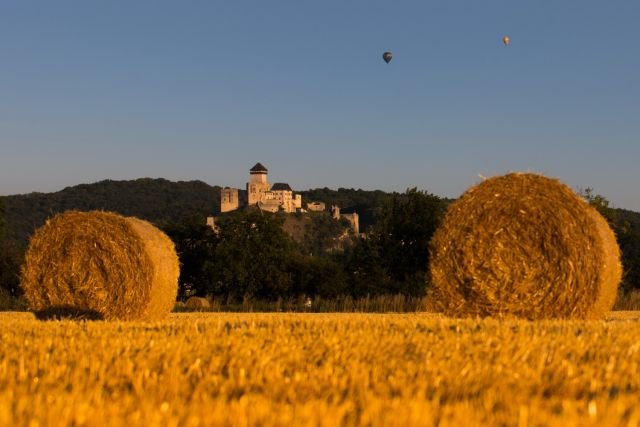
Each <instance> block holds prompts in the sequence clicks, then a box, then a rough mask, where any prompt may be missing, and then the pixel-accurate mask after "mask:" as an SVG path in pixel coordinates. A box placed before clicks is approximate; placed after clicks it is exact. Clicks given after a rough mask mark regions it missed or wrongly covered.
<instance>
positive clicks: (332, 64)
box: [0, 0, 640, 211]
mask: <svg viewBox="0 0 640 427" xmlns="http://www.w3.org/2000/svg"><path fill="white" fill-rule="evenodd" d="M639 15H640V4H635V3H629V2H616V1H614V2H609V3H606V4H605V3H602V2H598V1H595V0H587V1H584V2H581V3H580V4H579V6H575V5H572V4H568V3H560V4H558V3H556V2H551V1H542V2H536V3H535V4H533V3H524V4H523V3H518V4H514V3H513V2H506V1H495V0H492V1H488V2H482V3H477V2H472V1H468V0H467V1H461V2H456V3H452V2H446V3H433V2H427V3H424V2H412V1H406V2H398V3H394V4H387V3H386V2H382V1H368V2H364V1H358V2H353V3H349V4H343V3H342V2H336V1H327V2H323V3H321V4H300V3H297V2H292V1H281V2H277V3H274V4H269V5H265V4H263V3H261V2H257V1H244V2H237V3H230V4H228V3H211V2H206V1H194V2H190V3H189V4H186V5H185V4H183V3H181V2H175V1H166V0H160V1H154V2H150V1H146V0H141V1H139V2H135V3H131V2H125V1H121V0H114V1H112V2H109V3H106V4H100V5H89V4H86V3H84V2H81V1H76V0H61V1H59V2H55V3H51V2H44V1H35V2H29V3H24V2H19V3H13V4H9V5H6V6H5V7H4V8H3V13H2V15H0V48H1V49H2V52H3V54H2V55H0V93H2V94H3V102H2V103H0V146H1V148H2V150H1V153H2V154H1V155H0V195H15V194H26V193H30V192H40V193H50V192H56V191H61V190H62V189H64V188H66V187H70V186H74V185H79V183H93V182H99V181H102V180H105V179H111V180H115V181H122V180H132V179H138V178H140V177H153V176H156V177H163V178H164V179H168V180H170V181H193V180H200V181H203V182H205V183H210V182H213V183H215V184H210V185H220V186H234V184H233V183H238V182H240V183H243V182H245V181H244V180H245V178H244V177H245V175H247V170H248V167H246V166H244V165H248V164H253V163H255V159H262V160H261V161H262V162H264V163H265V164H267V165H270V167H271V169H272V171H273V172H272V173H273V175H274V176H275V177H277V178H278V179H277V180H274V182H275V181H285V182H289V183H291V185H292V186H293V187H294V188H308V189H313V188H324V187H327V188H339V187H343V188H354V189H357V188H360V189H363V190H367V191H373V190H382V191H386V192H392V191H397V192H404V191H405V190H406V189H407V188H413V187H417V188H419V189H421V190H426V191H428V192H430V193H432V194H435V195H438V196H440V197H445V198H457V197H459V196H460V195H461V194H462V193H463V192H464V191H466V190H467V189H468V188H469V187H471V186H472V185H474V184H476V183H478V182H479V180H480V178H479V177H480V176H496V175H503V174H506V173H508V172H511V171H521V172H535V173H541V174H543V175H545V176H549V177H554V178H557V179H559V180H560V181H562V182H563V183H565V184H566V185H568V186H569V187H570V188H572V189H574V191H577V190H578V189H584V188H587V187H590V188H593V190H594V192H595V193H597V194H601V195H602V196H604V197H606V198H607V199H608V200H609V201H610V202H611V204H612V205H613V206H615V207H617V208H622V209H629V210H634V211H640V190H639V189H637V188H636V186H635V185H634V183H635V182H638V181H640V170H639V169H638V168H637V167H636V165H635V163H636V159H638V158H640V144H639V143H640V123H638V121H637V117H640V103H638V101H637V100H638V99H640V84H639V83H638V80H637V76H638V75H640V56H638V55H633V54H631V53H632V52H634V51H636V50H637V46H636V42H637V40H639V39H640V27H638V26H637V23H636V17H637V16H639ZM504 36H508V37H509V38H510V44H509V45H508V46H505V45H504V44H503V43H502V39H503V37H504ZM385 51H391V52H392V53H393V59H392V60H391V61H390V63H388V64H387V63H385V61H384V60H383V58H382V54H383V52H385ZM252 162H253V163H252ZM345 183H346V184H348V185H349V187H344V185H345Z"/></svg>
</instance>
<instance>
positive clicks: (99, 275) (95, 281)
mask: <svg viewBox="0 0 640 427" xmlns="http://www.w3.org/2000/svg"><path fill="white" fill-rule="evenodd" d="M178 276H179V264H178V257H177V255H176V251H175V247H174V245H173V242H172V241H171V240H170V239H169V238H168V237H167V236H166V235H165V234H164V233H163V232H162V231H160V230H158V229H157V228H156V227H154V226H153V225H151V224H150V223H148V222H146V221H142V220H140V219H137V218H132V217H123V216H120V215H117V214H114V213H109V212H97V211H96V212H76V211H70V212H66V213H64V214H60V215H57V216H55V217H54V218H53V219H51V220H48V221H47V222H46V224H45V225H43V226H42V227H40V228H39V229H38V230H36V232H35V234H34V236H33V237H32V239H31V241H30V244H29V249H28V251H27V253H26V257H25V263H24V265H23V268H22V278H21V279H22V280H21V284H22V288H23V290H24V293H25V296H26V298H27V300H28V302H29V308H30V309H31V310H33V311H35V312H36V313H38V312H49V313H53V314H55V313H56V312H57V311H60V312H63V313H64V312H76V311H77V312H80V313H82V312H86V313H93V314H94V315H95V316H93V317H97V318H101V319H107V320H115V319H119V320H155V319H161V318H164V317H165V316H166V315H167V314H168V313H169V312H171V309H172V308H173V304H174V302H175V300H176V294H177V290H178Z"/></svg>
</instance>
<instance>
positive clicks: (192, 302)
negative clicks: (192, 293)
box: [185, 297, 210, 310]
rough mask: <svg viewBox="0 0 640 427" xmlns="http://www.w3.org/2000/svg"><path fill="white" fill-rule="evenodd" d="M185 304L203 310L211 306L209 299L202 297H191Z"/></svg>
mask: <svg viewBox="0 0 640 427" xmlns="http://www.w3.org/2000/svg"><path fill="white" fill-rule="evenodd" d="M185 306H186V307H187V308H191V309H194V310H202V309H207V308H209V307H210V305H209V300H207V299H206V298H202V297H190V298H189V299H188V300H187V302H186V303H185Z"/></svg>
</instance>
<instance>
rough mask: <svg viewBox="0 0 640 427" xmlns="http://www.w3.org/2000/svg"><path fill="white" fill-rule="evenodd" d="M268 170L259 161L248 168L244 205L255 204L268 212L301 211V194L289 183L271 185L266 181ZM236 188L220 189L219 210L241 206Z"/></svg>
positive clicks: (232, 209)
mask: <svg viewBox="0 0 640 427" xmlns="http://www.w3.org/2000/svg"><path fill="white" fill-rule="evenodd" d="M267 173H268V170H267V168H265V167H264V166H263V165H262V164H261V163H256V164H255V166H254V167H252V168H251V169H249V177H250V178H249V182H247V200H246V205H247V206H252V205H255V206H257V207H259V208H260V209H262V210H263V211H268V212H278V211H283V212H287V213H294V212H300V211H302V196H301V195H300V194H296V195H295V196H294V194H293V190H292V189H291V187H290V186H289V184H287V183H284V182H276V183H275V184H273V185H271V184H270V183H269V181H267ZM238 193H239V192H238V189H237V188H231V187H225V188H223V189H222V190H221V191H220V212H230V211H234V210H236V209H238V208H240V207H242V206H244V204H243V203H241V201H240V199H239V197H238Z"/></svg>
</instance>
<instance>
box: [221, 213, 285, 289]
mask: <svg viewBox="0 0 640 427" xmlns="http://www.w3.org/2000/svg"><path fill="white" fill-rule="evenodd" d="M219 227H220V232H219V234H218V245H217V246H216V250H215V256H214V259H215V279H214V281H213V283H211V284H210V287H209V293H210V294H214V295H226V296H230V297H232V298H234V299H236V300H239V299H241V298H245V297H248V298H260V299H266V300H273V299H276V298H278V297H283V296H290V291H291V286H292V277H291V271H290V267H291V259H292V254H293V252H292V251H293V241H292V240H291V239H290V238H289V236H288V235H287V234H286V233H285V232H284V231H283V230H282V219H281V218H278V217H277V216H275V215H273V214H270V213H263V212H256V211H247V212H238V213H235V214H233V215H230V216H227V217H223V218H221V219H220V221H219Z"/></svg>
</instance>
